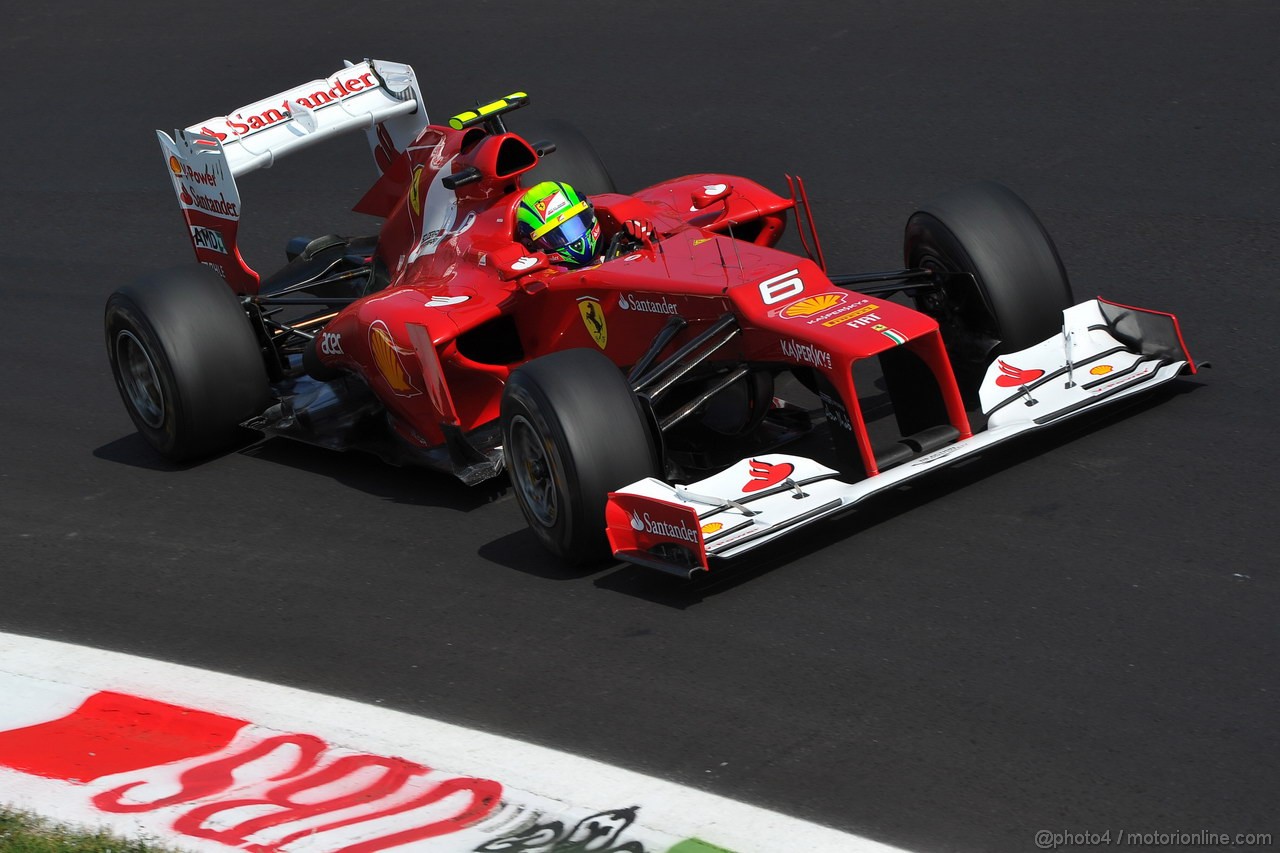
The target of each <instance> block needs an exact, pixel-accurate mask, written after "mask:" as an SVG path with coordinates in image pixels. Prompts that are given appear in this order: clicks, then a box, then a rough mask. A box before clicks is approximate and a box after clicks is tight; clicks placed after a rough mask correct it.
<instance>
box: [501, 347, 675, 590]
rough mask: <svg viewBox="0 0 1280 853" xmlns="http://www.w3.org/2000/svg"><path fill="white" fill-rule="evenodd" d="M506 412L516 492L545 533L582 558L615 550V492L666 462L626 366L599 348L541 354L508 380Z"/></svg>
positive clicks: (572, 557)
mask: <svg viewBox="0 0 1280 853" xmlns="http://www.w3.org/2000/svg"><path fill="white" fill-rule="evenodd" d="M501 422H502V438H503V450H504V456H505V459H506V466H507V470H508V472H509V474H510V476H511V482H512V485H513V487H514V491H515V496H516V500H517V502H518V503H519V504H520V509H521V511H522V512H523V513H524V516H525V520H526V521H528V523H529V527H530V528H531V529H532V530H533V532H534V534H535V535H536V536H537V537H538V539H539V541H541V542H542V544H543V545H544V546H545V547H546V548H547V549H548V550H550V551H551V552H552V553H553V554H556V555H557V556H559V557H560V558H561V559H563V560H564V561H565V562H567V563H570V564H574V565H580V564H582V563H587V562H590V561H593V560H597V559H601V558H604V557H606V556H608V554H609V549H608V542H607V540H606V538H605V522H604V510H605V502H606V499H607V497H608V493H609V492H610V491H612V490H614V489H617V488H620V487H622V486H625V485H627V484H628V483H633V482H635V481H636V480H640V479H642V478H644V477H648V476H653V475H654V474H655V473H656V472H657V470H658V460H657V454H656V452H655V450H654V447H655V442H654V441H653V438H652V436H651V433H650V428H649V426H648V422H647V421H646V419H645V416H644V413H643V411H642V410H641V408H640V404H639V401H637V400H636V397H635V395H634V394H632V393H631V388H630V387H629V386H628V385H627V381H626V378H625V377H624V376H623V374H622V372H621V371H620V370H619V369H618V368H617V367H616V366H615V365H614V364H613V362H611V361H610V360H609V359H608V358H606V357H605V356H604V355H602V354H600V353H598V352H595V351H593V350H586V349H576V350H565V351H563V352H558V353H553V354H551V355H547V356H543V357H542V358H538V359H534V360H533V361H530V362H528V363H527V364H524V365H522V366H521V367H519V368H518V369H516V370H515V371H514V372H513V373H512V374H511V376H510V378H509V379H508V380H507V385H506V388H505V390H504V392H503V398H502V415H501Z"/></svg>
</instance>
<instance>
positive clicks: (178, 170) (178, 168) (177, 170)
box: [169, 154, 182, 176]
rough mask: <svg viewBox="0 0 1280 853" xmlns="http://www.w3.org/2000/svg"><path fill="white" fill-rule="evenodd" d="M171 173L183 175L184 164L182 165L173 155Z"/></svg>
mask: <svg viewBox="0 0 1280 853" xmlns="http://www.w3.org/2000/svg"><path fill="white" fill-rule="evenodd" d="M169 171H170V172H173V173H174V174H175V175H179V176H181V175H182V163H180V162H179V161H178V158H177V157H174V156H173V155H172V154H170V155H169Z"/></svg>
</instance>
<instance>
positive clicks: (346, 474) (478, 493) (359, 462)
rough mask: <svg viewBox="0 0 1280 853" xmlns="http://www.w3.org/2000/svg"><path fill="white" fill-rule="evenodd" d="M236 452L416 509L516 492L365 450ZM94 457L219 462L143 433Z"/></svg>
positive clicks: (291, 447) (285, 446)
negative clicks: (175, 453) (182, 452)
mask: <svg viewBox="0 0 1280 853" xmlns="http://www.w3.org/2000/svg"><path fill="white" fill-rule="evenodd" d="M231 453H237V454H239V455H241V456H247V457H252V458H254V459H256V460H260V461H263V462H269V463H274V464H276V465H284V466H286V467H288V468H293V469H296V470H299V471H305V472H307V473H310V474H315V475H318V476H322V477H328V478H330V479H332V480H335V481H337V482H339V483H341V484H343V485H344V486H349V487H351V488H354V489H357V490H359V491H362V492H365V493H366V494H370V495H374V496H376V497H380V498H383V499H384V500H389V501H394V502H395V503H403V504H408V505H410V506H439V507H448V508H450V509H455V510H460V511H462V512H471V511H473V510H476V509H479V508H481V507H483V506H486V505H488V504H491V503H494V502H495V501H500V500H503V499H505V498H506V497H508V496H509V494H510V488H509V484H508V481H507V478H506V476H505V475H504V476H501V477H497V478H495V479H492V480H488V481H485V482H483V483H480V484H479V485H475V486H468V485H465V484H463V483H462V482H460V481H459V480H457V479H456V478H454V477H452V476H450V475H448V474H443V473H440V472H438V471H431V470H427V469H424V468H414V467H403V468H402V467H397V466H395V465H390V464H388V463H386V462H383V461H382V460H381V459H379V458H378V457H376V456H373V455H371V454H368V453H364V452H361V451H355V450H353V451H349V452H340V451H334V450H325V449H323V448H319V447H312V446H310V445H306V444H301V443H299V442H296V441H290V440H288V439H280V438H267V439H261V440H257V441H254V442H251V443H246V444H244V445H242V446H241V447H239V448H237V449H235V450H231V451H228V454H231ZM93 455H94V456H95V457H97V458H98V459H103V460H106V461H108V462H116V463H119V464H121V465H130V466H132V467H135V468H143V469H146V470H149V471H162V472H172V473H180V472H182V471H188V470H191V469H193V468H198V467H200V466H201V465H205V464H208V463H209V462H211V461H212V460H213V459H216V458H218V457H211V458H210V459H201V460H197V461H194V462H190V463H183V464H175V463H172V462H167V461H165V460H164V459H163V458H162V457H161V456H159V455H158V454H157V453H156V452H155V451H154V450H153V449H152V448H151V446H150V445H148V444H147V442H146V441H145V440H144V439H143V438H142V436H141V435H139V434H137V433H132V434H130V435H127V436H124V437H122V438H118V439H116V440H115V441H112V442H109V443H107V444H104V445H102V446H101V447H98V448H96V449H95V450H94V451H93ZM224 455H226V454H224Z"/></svg>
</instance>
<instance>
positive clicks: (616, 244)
mask: <svg viewBox="0 0 1280 853" xmlns="http://www.w3.org/2000/svg"><path fill="white" fill-rule="evenodd" d="M643 248H644V241H643V240H637V239H636V238H635V237H632V236H631V235H630V234H628V233H627V229H625V228H619V229H618V233H616V234H614V235H613V237H612V239H610V240H609V248H607V249H605V251H604V259H605V260H606V261H612V260H613V259H614V258H620V257H622V256H623V255H628V254H630V253H632V252H634V251H636V250H638V249H643Z"/></svg>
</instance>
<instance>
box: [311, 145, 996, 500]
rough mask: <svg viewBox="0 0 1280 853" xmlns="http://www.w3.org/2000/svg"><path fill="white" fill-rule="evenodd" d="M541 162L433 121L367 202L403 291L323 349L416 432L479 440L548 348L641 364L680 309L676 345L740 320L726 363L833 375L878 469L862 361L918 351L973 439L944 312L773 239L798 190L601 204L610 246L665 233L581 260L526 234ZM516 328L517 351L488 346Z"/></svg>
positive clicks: (404, 429)
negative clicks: (870, 285)
mask: <svg viewBox="0 0 1280 853" xmlns="http://www.w3.org/2000/svg"><path fill="white" fill-rule="evenodd" d="M551 156H552V157H554V154H553V155H551ZM537 160H538V156H537V154H536V153H535V152H534V151H533V149H532V148H531V147H530V146H529V145H528V144H527V143H526V142H525V141H524V140H523V139H521V138H520V137H518V136H516V135H514V134H500V135H491V134H486V133H484V132H483V131H481V130H480V129H478V128H475V127H472V128H469V129H465V130H453V129H451V128H447V127H438V126H430V127H428V128H427V129H426V130H425V131H423V133H422V134H421V135H420V136H419V138H418V140H417V141H416V143H415V144H414V145H411V146H410V147H409V148H408V150H406V151H405V153H404V154H403V155H401V157H400V158H399V159H398V160H397V161H395V162H394V163H392V164H391V165H390V167H389V168H388V169H387V170H386V172H385V173H384V175H383V176H382V178H381V179H380V180H379V181H378V183H377V184H375V185H374V187H373V188H372V189H371V190H370V191H369V192H368V193H367V194H366V196H365V197H364V198H363V199H362V200H361V201H360V203H359V204H358V205H357V206H356V210H358V211H360V212H364V213H369V214H372V215H375V216H380V217H383V218H384V220H385V222H384V225H383V227H382V230H381V232H380V235H379V240H378V244H377V250H376V262H377V263H378V264H379V265H381V266H382V267H383V268H384V269H385V271H386V273H387V274H388V275H389V278H390V283H389V285H388V286H387V287H386V288H384V289H382V290H380V291H378V292H377V293H374V294H372V295H370V296H368V297H366V298H364V299H362V300H360V301H358V302H356V303H354V304H352V305H350V306H349V307H347V308H345V309H344V310H342V311H341V312H340V313H339V314H338V315H337V316H335V317H334V318H333V319H332V320H331V321H330V322H329V323H328V324H327V326H326V327H325V328H324V331H325V332H327V333H329V335H327V336H326V337H327V340H328V341H329V343H328V345H327V346H325V347H324V348H323V349H322V350H321V352H320V358H321V360H322V361H324V362H326V363H327V364H329V365H330V366H332V367H336V368H342V369H348V370H354V371H356V372H358V373H359V374H360V375H361V376H362V377H363V378H364V379H365V380H366V381H367V382H368V384H369V386H370V387H371V388H372V389H373V390H374V391H375V393H376V394H377V395H378V397H380V398H381V400H382V401H383V402H384V404H385V405H386V407H387V409H388V411H389V412H390V414H391V416H392V423H393V426H394V428H395V429H396V431H397V432H398V433H399V435H400V436H401V437H402V438H403V439H405V440H407V441H408V442H410V443H411V444H413V445H415V446H417V447H422V448H429V447H435V446H439V445H440V444H441V443H442V442H444V440H445V432H444V430H445V428H446V427H447V426H449V425H454V426H457V427H458V428H460V429H461V430H462V431H463V432H469V431H471V430H473V429H476V428H478V427H480V426H482V425H484V424H487V423H490V422H492V421H494V420H495V419H496V418H497V417H498V414H499V405H500V401H501V396H502V390H503V386H504V383H505V381H506V379H507V376H508V375H509V374H510V372H511V371H512V370H513V369H515V368H516V367H518V366H519V365H520V364H522V363H523V362H525V361H527V360H530V359H533V358H537V357H538V356H541V355H545V354H547V353H550V352H554V351H558V350H563V349H570V348H576V347H587V348H593V347H594V348H599V349H600V350H602V351H603V352H604V353H605V354H606V355H607V356H609V358H611V359H612V360H613V361H614V362H615V363H617V364H618V365H621V366H628V365H632V364H634V363H635V362H636V361H637V360H639V359H640V357H641V356H642V355H643V354H644V352H645V351H646V349H647V348H648V347H649V346H650V344H651V342H652V341H653V339H654V336H655V335H656V334H657V333H658V331H659V330H660V329H661V328H662V327H663V325H664V323H665V322H666V321H667V320H668V319H669V318H670V317H671V316H672V315H674V314H677V313H678V314H679V315H681V316H682V317H683V318H684V319H685V320H686V321H688V323H689V326H688V328H687V329H686V330H685V331H684V332H682V333H681V336H680V337H678V338H677V339H676V340H675V341H674V342H672V344H671V345H670V347H669V350H670V349H671V348H674V347H676V346H678V345H679V344H680V343H681V342H682V341H684V340H687V339H689V338H690V337H692V336H694V335H696V334H697V333H698V332H700V331H702V330H703V329H705V328H706V327H707V325H708V324H710V323H712V322H715V321H716V320H718V319H719V318H721V317H723V315H725V314H726V313H732V314H733V315H734V316H735V317H736V318H737V320H738V323H739V325H740V327H741V329H742V334H741V335H739V336H738V337H737V338H735V340H734V341H733V342H732V343H731V344H730V345H729V347H727V348H726V350H725V351H724V352H722V353H719V354H717V360H720V359H729V360H736V361H740V362H747V363H774V364H782V365H796V366H801V367H811V368H814V369H815V370H816V371H818V372H819V373H820V374H822V375H824V376H825V377H826V379H827V380H828V381H829V382H830V384H831V386H833V387H834V389H835V391H836V392H837V393H838V395H839V396H840V397H841V398H842V401H843V405H844V409H845V410H846V411H847V413H848V417H849V420H850V423H849V424H848V425H847V426H848V428H849V430H850V433H851V438H852V439H853V440H854V441H855V442H856V444H857V448H858V453H859V456H860V458H861V460H862V462H863V464H864V467H865V468H866V470H867V473H868V474H869V475H870V474H875V473H877V468H876V463H875V458H874V455H873V453H872V449H871V445H870V441H869V439H868V437H867V432H866V429H865V428H864V425H863V423H862V418H861V414H860V411H859V407H858V405H857V402H856V401H857V393H856V389H855V388H854V376H853V371H852V369H851V366H852V364H853V362H855V361H857V360H859V359H864V358H868V357H871V356H874V355H877V354H879V353H880V352H882V351H884V350H888V349H890V348H892V347H895V346H899V345H903V346H906V347H908V348H910V349H912V350H914V351H915V352H916V354H917V355H919V356H920V357H921V358H922V359H923V360H924V362H925V363H926V364H927V365H928V366H929V368H930V369H931V370H932V372H933V374H934V376H935V377H936V378H937V380H938V385H939V388H940V389H941V391H942V398H943V401H944V403H945V406H946V410H947V414H948V417H949V419H950V421H951V424H952V425H953V426H954V427H955V428H956V429H957V430H959V432H960V434H961V436H962V437H967V436H969V435H970V434H971V431H970V429H969V424H968V421H967V419H966V415H965V411H964V405H963V403H962V401H961V397H960V392H959V390H958V389H957V387H956V383H955V379H954V377H953V376H952V372H951V369H950V365H949V362H948V359H947V355H946V352H945V350H944V348H943V343H942V338H941V335H940V334H939V331H938V325H937V323H936V322H935V321H934V320H933V319H931V318H930V317H928V316H925V315H924V314H921V313H918V312H916V311H913V310H911V309H910V308H907V307H905V306H903V305H899V304H895V303H891V302H888V301H885V300H883V299H879V298H875V299H872V298H868V297H864V296H861V295H859V294H857V293H854V292H851V291H849V290H845V289H840V288H837V287H835V286H833V285H832V284H831V283H830V280H829V279H828V278H827V277H826V275H825V274H824V272H823V270H822V269H821V267H820V266H819V265H818V264H816V263H814V262H813V261H811V260H808V259H807V258H804V257H799V256H796V255H792V254H789V253H786V252H783V251H780V250H778V249H775V248H773V247H774V245H775V244H776V243H777V241H778V239H779V238H780V237H781V236H782V233H783V229H784V226H785V222H786V215H787V211H788V210H790V209H792V208H793V207H794V206H795V202H794V201H793V199H790V198H784V197H782V196H779V195H777V194H775V193H773V192H771V191H769V190H768V189H766V188H764V187H762V186H760V185H759V184H757V183H755V182H753V181H750V180H747V179H745V178H741V177H735V176H729V175H721V174H699V175H691V176H687V177H682V178H677V179H674V180H670V181H665V182H663V183H660V184H657V185H654V186H652V187H649V188H647V189H644V190H641V191H639V192H637V193H635V194H634V195H621V194H605V195H597V196H593V197H592V201H593V202H594V204H595V208H596V213H597V216H598V217H599V219H600V223H601V225H602V228H603V231H604V234H605V238H604V239H605V240H606V241H607V238H608V236H609V235H610V234H613V233H614V232H616V231H617V230H618V229H619V227H620V224H621V223H622V222H623V221H626V220H630V219H648V220H650V221H651V222H652V223H653V224H654V225H655V227H656V230H657V231H658V233H659V234H660V235H661V236H660V240H659V241H658V242H657V244H656V246H654V247H653V248H645V249H642V250H639V251H635V252H632V253H630V254H627V255H625V256H623V257H620V258H616V259H614V260H611V261H608V262H604V263H597V264H596V265H594V266H591V267H588V268H584V269H577V270H566V269H564V268H562V267H557V266H554V265H552V264H550V263H549V261H548V260H547V258H546V256H544V255H542V254H539V253H534V252H531V251H529V250H528V249H526V248H525V247H524V246H523V245H522V244H521V243H520V242H518V241H517V240H516V237H515V231H514V228H515V216H514V212H513V209H514V206H515V204H516V201H517V200H518V198H519V195H520V191H521V180H520V176H521V175H522V174H523V173H524V172H526V171H528V170H529V169H530V168H532V167H533V166H534V165H536V163H537ZM469 168H474V169H476V170H478V171H479V173H480V175H481V177H480V179H479V180H476V181H475V182H473V183H469V184H466V185H463V186H459V187H458V188H457V190H456V192H454V193H451V192H449V191H448V190H446V189H445V188H444V187H443V185H442V184H441V179H442V178H444V177H446V176H451V175H453V176H456V175H459V174H461V173H463V172H464V171H465V170H467V169H469ZM730 234H732V235H733V236H732V237H731V236H729V235H730ZM334 336H336V337H334ZM504 336H505V339H506V340H507V341H509V343H508V344H506V345H504V346H498V347H495V346H492V345H491V342H492V341H493V340H498V339H503V338H504ZM512 340H515V341H518V346H516V345H514V343H511V341H512ZM730 348H734V349H732V351H730ZM669 350H668V351H669Z"/></svg>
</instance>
